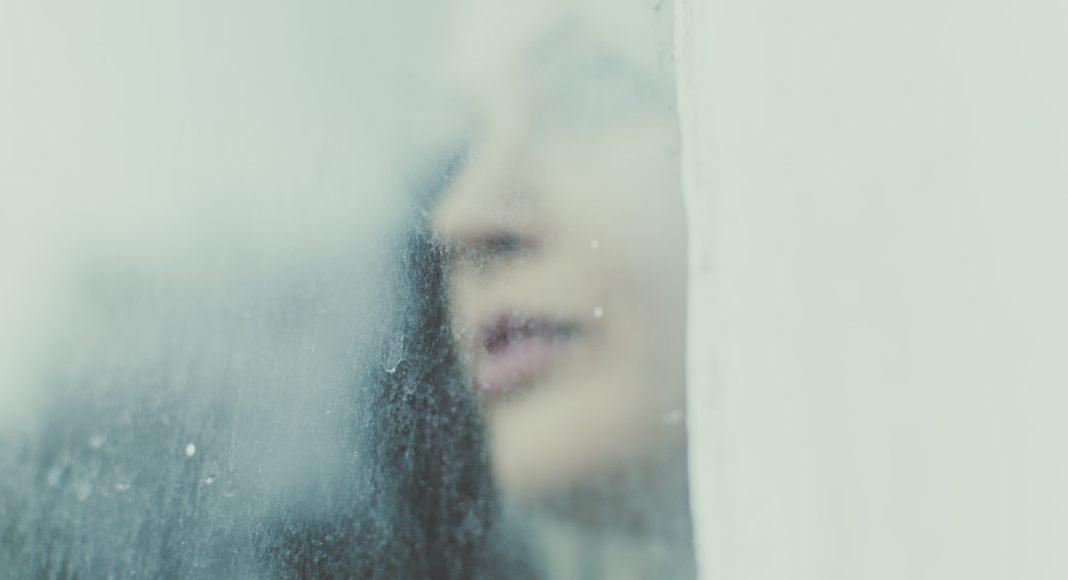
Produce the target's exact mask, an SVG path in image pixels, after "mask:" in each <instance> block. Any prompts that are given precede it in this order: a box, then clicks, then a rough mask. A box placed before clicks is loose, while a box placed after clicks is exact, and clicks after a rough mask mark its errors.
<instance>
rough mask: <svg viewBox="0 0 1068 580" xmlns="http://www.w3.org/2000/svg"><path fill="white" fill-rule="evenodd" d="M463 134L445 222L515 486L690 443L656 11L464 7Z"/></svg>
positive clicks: (673, 167)
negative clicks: (685, 421) (685, 439)
mask: <svg viewBox="0 0 1068 580" xmlns="http://www.w3.org/2000/svg"><path fill="white" fill-rule="evenodd" d="M455 16H456V19H455V21H454V22H453V24H452V32H453V34H452V39H453V42H452V43H451V45H450V46H451V50H450V53H449V54H450V66H449V67H448V70H449V72H450V74H451V77H452V80H453V82H455V83H456V85H457V86H458V87H459V90H460V93H461V95H462V98H461V101H462V102H463V104H464V109H465V111H466V115H465V117H466V120H467V122H468V124H469V130H468V131H467V136H468V137H467V139H466V140H465V144H464V146H463V149H464V155H463V157H462V161H461V162H460V164H459V165H458V166H457V167H456V169H455V171H454V172H453V174H452V176H451V181H450V183H449V185H448V186H447V188H446V190H445V191H444V193H443V195H442V197H441V198H440V201H439V202H438V204H437V206H436V208H435V210H434V214H433V225H434V228H435V230H436V232H437V235H438V236H439V237H440V238H441V239H443V240H444V241H445V242H446V243H447V245H448V247H449V248H450V251H451V259H450V264H449V272H450V274H449V284H450V292H451V294H450V300H451V302H450V304H451V324H452V330H453V337H454V339H455V345H456V350H457V352H458V353H459V356H460V359H461V361H462V363H463V366H464V368H465V369H466V371H467V373H468V375H469V377H470V379H471V383H472V385H473V387H474V388H475V389H477V391H478V392H479V393H480V395H481V396H482V398H483V401H484V405H485V410H486V413H487V423H488V425H489V429H490V441H491V451H492V461H493V465H494V469H495V472H496V475H497V478H498V480H499V482H500V483H501V484H502V485H503V487H504V488H505V489H506V490H508V491H510V492H512V493H514V494H516V495H518V496H520V497H536V496H539V495H545V494H549V493H552V492H553V491H554V490H559V489H562V488H568V487H573V486H575V485H581V484H583V483H584V482H591V481H594V480H596V481H599V482H603V481H604V478H605V477H609V478H611V477H612V476H613V475H612V474H620V475H622V474H625V473H627V472H628V471H630V470H633V469H642V468H643V467H641V466H646V465H648V464H650V461H648V460H649V459H650V458H652V457H657V456H663V455H665V454H670V453H677V452H678V450H680V449H681V448H682V447H683V445H682V444H683V433H684V429H683V426H682V425H681V424H680V419H681V416H682V409H683V406H684V400H683V392H684V334H685V329H684V322H685V263H686V261H685V239H686V238H685V222H684V219H685V216H684V214H683V207H682V195H681V191H680V182H679V167H678V159H677V148H678V136H677V124H676V119H675V113H674V88H673V81H672V77H671V71H670V67H671V64H670V63H671V60H670V37H669V36H668V34H667V33H666V31H667V30H668V27H667V26H666V24H665V20H667V19H669V18H670V15H667V14H660V13H658V11H657V9H656V8H655V3H654V2H646V1H641V0H625V1H619V0H616V1H612V2H609V1H607V0H606V1H587V2H564V1H542V2H533V1H528V2H524V1H501V0H467V1H464V2H461V5H460V6H459V8H458V10H457V11H456V14H455Z"/></svg>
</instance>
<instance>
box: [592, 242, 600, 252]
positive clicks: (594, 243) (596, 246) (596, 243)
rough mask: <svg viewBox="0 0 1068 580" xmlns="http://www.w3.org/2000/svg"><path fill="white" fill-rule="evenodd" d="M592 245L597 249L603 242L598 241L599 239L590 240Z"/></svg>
mask: <svg viewBox="0 0 1068 580" xmlns="http://www.w3.org/2000/svg"><path fill="white" fill-rule="evenodd" d="M590 247H591V248H593V249H594V250H596V249H597V248H599V247H601V242H598V241H597V240H593V241H591V242H590Z"/></svg>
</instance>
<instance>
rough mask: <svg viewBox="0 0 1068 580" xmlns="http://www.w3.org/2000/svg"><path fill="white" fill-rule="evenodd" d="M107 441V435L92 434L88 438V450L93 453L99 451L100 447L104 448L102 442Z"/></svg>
mask: <svg viewBox="0 0 1068 580" xmlns="http://www.w3.org/2000/svg"><path fill="white" fill-rule="evenodd" d="M107 440H108V436H107V435H101V434H99V433H94V434H93V435H92V436H90V437H89V448H90V449H92V450H93V451H96V450H97V449H100V448H101V447H103V446H104V442H106V441H107Z"/></svg>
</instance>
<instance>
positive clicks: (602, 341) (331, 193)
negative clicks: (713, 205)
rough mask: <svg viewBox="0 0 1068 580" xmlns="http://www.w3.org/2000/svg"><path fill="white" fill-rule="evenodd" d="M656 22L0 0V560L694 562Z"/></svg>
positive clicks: (670, 176) (66, 575)
mask: <svg viewBox="0 0 1068 580" xmlns="http://www.w3.org/2000/svg"><path fill="white" fill-rule="evenodd" d="M673 18H674V17H673V15H672V5H671V3H670V2H666V1H664V0H625V1H619V0H548V1H533V0H508V1H504V2H502V1H499V0H449V1H447V2H429V1H420V0H402V1H399V2H395V3H371V2H338V1H335V0H315V1H313V2H309V3H289V4H267V5H263V4H257V3H251V2H243V1H236V2H226V3H222V4H219V3H208V2H193V3H188V2H187V3H182V4H181V5H171V6H146V5H142V4H134V3H127V2H122V1H119V0H109V1H108V2H105V3H104V5H103V6H97V7H94V8H89V7H85V6H81V5H75V4H74V3H70V4H69V5H64V6H61V7H56V8H53V9H45V8H43V7H39V6H35V5H31V4H28V3H10V4H6V5H5V6H3V7H2V8H0V69H2V70H4V71H6V72H5V74H4V77H3V79H2V80H0V82H2V83H4V84H3V86H2V87H0V88H2V93H3V95H4V96H3V97H2V98H3V101H0V102H2V103H3V105H2V107H0V125H2V126H4V127H6V128H7V129H5V130H4V131H2V133H3V135H2V136H0V166H2V167H3V170H2V172H0V258H2V262H0V276H3V279H4V282H3V289H2V294H0V309H2V310H0V315H2V316H3V320H4V323H3V326H4V328H3V330H2V331H0V341H2V342H0V347H2V348H3V350H4V352H5V359H6V360H5V361H4V362H3V364H2V365H0V406H2V407H3V408H2V409H0V419H2V421H3V425H2V427H0V578H2V579H5V580H6V579H7V578H12V579H23V578H27V579H28V578H34V579H37V578H48V579H56V580H59V579H72V578H116V579H117V578H175V579H185V578H234V579H290V578H292V579H298V578H299V579H316V578H319V579H328V578H329V579H334V578H382V579H397V578H413V579H416V578H427V579H469V578H474V579H478V578H484V579H495V578H501V579H503V578H508V579H530V580H535V579H537V580H541V579H545V580H556V579H561V580H567V579H599V578H604V579H608V578H612V579H654V578H655V579H665V580H671V579H691V578H694V577H695V570H694V558H693V550H692V540H691V521H690V512H689V491H688V483H687V465H686V427H685V416H686V408H685V398H684V395H685V323H686V227H685V226H686V224H685V214H684V211H683V198H682V192H681V184H680V167H679V127H678V120H677V117H676V111H675V102H676V97H675V89H674V83H675V79H674V61H673V59H672V31H673V21H674V20H673Z"/></svg>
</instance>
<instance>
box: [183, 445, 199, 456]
mask: <svg viewBox="0 0 1068 580" xmlns="http://www.w3.org/2000/svg"><path fill="white" fill-rule="evenodd" d="M196 452H197V446H196V445H193V444H192V443H190V444H189V445H186V446H185V456H186V457H192V456H193V454H194V453H196Z"/></svg>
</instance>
